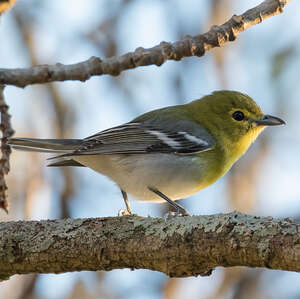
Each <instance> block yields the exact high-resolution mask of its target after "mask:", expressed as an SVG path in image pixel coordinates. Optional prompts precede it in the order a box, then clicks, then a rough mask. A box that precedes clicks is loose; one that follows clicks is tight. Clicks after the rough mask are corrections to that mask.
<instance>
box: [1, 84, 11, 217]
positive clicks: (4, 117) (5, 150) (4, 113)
mask: <svg viewBox="0 0 300 299" xmlns="http://www.w3.org/2000/svg"><path fill="white" fill-rule="evenodd" d="M8 108H9V107H8V105H7V104H6V102H5V99H4V85H1V84H0V116H1V121H0V131H1V133H2V137H1V159H0V209H3V210H4V211H5V212H6V213H8V202H7V195H6V190H7V186H6V182H5V175H7V174H8V172H9V170H10V164H9V157H10V154H11V148H10V146H9V145H8V144H7V139H8V138H9V137H11V136H12V135H13V134H14V130H13V129H12V126H11V121H10V118H11V116H10V114H9V113H8Z"/></svg>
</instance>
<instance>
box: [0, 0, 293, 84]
mask: <svg viewBox="0 0 300 299" xmlns="http://www.w3.org/2000/svg"><path fill="white" fill-rule="evenodd" d="M289 2H290V0H265V1H263V2H262V3H261V4H259V5H258V6H256V7H254V8H252V9H249V10H247V11H246V12H245V13H243V14H242V15H240V16H236V15H234V16H233V17H232V18H231V19H230V20H228V21H227V22H225V23H224V24H222V25H220V26H212V27H211V29H210V30H209V31H208V32H206V33H204V34H200V35H196V36H189V35H187V36H185V37H184V38H183V39H182V40H179V41H177V42H174V43H170V42H164V41H163V42H161V43H160V44H159V45H157V46H154V47H152V48H149V49H144V48H142V47H140V48H137V49H136V50H135V51H134V52H130V53H127V54H124V55H122V56H113V57H110V58H106V59H103V60H101V59H100V58H98V57H91V58H90V59H88V60H87V61H83V62H80V63H76V64H71V65H64V64H61V63H57V64H55V65H38V66H34V67H31V68H24V69H3V68H2V69H0V84H10V85H15V86H19V87H25V86H27V85H29V84H37V83H47V82H54V81H66V80H80V81H86V80H88V79H89V78H90V77H92V76H96V75H97V76H100V75H105V74H107V75H112V76H118V75H119V74H120V73H121V72H122V71H124V70H128V69H133V68H136V67H139V66H146V65H157V66H161V65H162V64H163V63H164V62H166V61H167V60H181V59H182V58H184V57H190V56H199V57H200V56H203V55H205V52H206V51H208V50H211V49H212V48H215V47H220V46H222V45H224V44H225V43H227V42H229V41H234V40H235V39H236V38H237V36H238V35H239V34H240V33H241V32H243V31H245V30H246V29H248V28H249V27H251V26H253V25H256V24H258V23H261V22H262V21H264V20H265V19H267V18H269V17H271V16H274V15H277V14H279V13H281V12H282V11H283V7H284V6H285V5H286V4H287V3H289Z"/></svg>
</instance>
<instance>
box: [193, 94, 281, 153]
mask: <svg viewBox="0 0 300 299" xmlns="http://www.w3.org/2000/svg"><path fill="white" fill-rule="evenodd" d="M193 106H194V107H193ZM191 108H192V109H193V110H194V111H195V112H194V115H195V120H196V118H197V114H198V111H199V113H201V115H200V114H199V115H198V116H199V119H201V123H202V124H203V125H204V126H205V127H206V128H207V129H208V130H209V131H210V132H211V133H212V134H213V135H214V136H217V138H219V139H220V140H222V144H224V145H225V146H227V147H228V148H231V149H232V147H235V148H237V150H238V153H237V154H238V155H241V154H242V153H244V152H245V151H246V150H247V149H248V147H249V146H250V145H251V143H252V142H253V141H254V140H255V139H256V137H257V136H258V135H259V133H261V131H262V130H263V129H264V128H266V127H267V126H277V125H283V124H285V122H284V121H283V120H281V119H280V118H278V117H275V116H271V115H266V114H264V113H263V112H262V110H261V109H260V107H259V106H258V105H257V104H256V103H255V101H254V100H253V99H251V98H250V97H249V96H247V95H245V94H242V93H240V92H236V91H229V90H222V91H215V92H213V93H212V94H211V95H208V96H205V97H204V98H202V99H201V100H199V101H194V102H192V103H191Z"/></svg>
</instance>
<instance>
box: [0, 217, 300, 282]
mask: <svg viewBox="0 0 300 299" xmlns="http://www.w3.org/2000/svg"><path fill="white" fill-rule="evenodd" d="M217 266H223V267H231V266H248V267H266V268H270V269H281V270H290V271H299V272H300V224H299V223H295V222H293V221H292V220H291V219H273V218H272V217H257V216H250V215H246V214H241V213H238V212H233V213H229V214H217V215H211V216H191V217H190V216H187V217H174V218H171V219H167V220H165V219H162V218H150V217H148V218H144V217H139V216H123V217H114V218H112V217H111V218H95V219H75V220H72V219H65V220H47V221H46V220H45V221H18V222H3V223H0V275H1V278H2V279H5V278H8V277H9V276H11V275H13V274H17V273H19V274H20V273H60V272H67V271H68V272H69V271H81V270H93V271H96V270H112V269H121V268H130V269H151V270H156V271H160V272H164V273H166V274H167V275H169V276H173V277H174V276H175V277H185V276H196V275H209V274H210V273H211V271H212V270H213V269H214V268H215V267H217Z"/></svg>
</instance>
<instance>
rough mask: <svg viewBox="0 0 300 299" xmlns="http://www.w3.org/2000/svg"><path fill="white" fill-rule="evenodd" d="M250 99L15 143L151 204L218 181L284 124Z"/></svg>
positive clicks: (230, 98) (220, 96)
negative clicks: (267, 132)
mask: <svg viewBox="0 0 300 299" xmlns="http://www.w3.org/2000/svg"><path fill="white" fill-rule="evenodd" d="M284 123H285V122H284V121H283V120H281V119H280V118H278V117H274V116H270V115H265V114H263V112H262V111H261V109H260V108H259V106H258V105H257V104H256V103H255V102H254V101H253V100H252V99H251V98H250V97H249V96H247V95H245V94H242V93H240V92H236V91H227V90H223V91H215V92H213V93H212V94H211V95H208V96H205V97H203V98H201V99H199V100H195V101H193V102H191V103H189V104H185V105H178V106H171V107H166V108H162V109H158V110H154V111H151V112H148V113H145V114H143V115H141V116H139V117H137V118H135V119H134V120H132V121H131V122H128V123H126V124H123V125H120V126H117V127H114V128H111V129H107V130H104V131H101V132H100V133H97V134H95V135H92V136H90V137H87V138H85V139H32V138H11V139H10V140H9V141H8V143H9V144H11V145H12V146H13V147H14V148H16V149H24V150H34V151H41V152H51V153H61V155H59V156H56V157H54V158H50V160H51V162H50V164H49V165H48V166H86V167H89V168H91V169H93V170H95V171H97V172H100V173H102V174H104V175H105V176H107V177H109V178H110V179H111V180H113V181H114V182H116V183H117V185H118V186H119V188H120V189H121V191H122V195H123V198H124V201H125V204H126V207H127V212H128V213H129V214H131V210H130V206H129V203H128V198H127V193H129V194H131V195H132V196H133V197H134V198H136V199H139V200H143V201H156V202H161V201H163V200H167V201H168V202H169V203H170V204H171V205H172V206H173V207H175V208H176V210H177V212H178V213H179V214H183V215H188V212H187V211H186V210H185V209H184V208H183V207H182V206H181V205H179V204H178V203H176V202H175V200H178V199H181V198H184V197H187V196H189V195H191V194H194V193H196V192H198V191H199V190H201V189H203V188H205V187H207V186H209V185H210V184H212V183H214V182H215V181H216V180H217V179H218V178H220V177H221V176H223V175H224V174H225V173H226V172H227V171H228V170H229V169H230V168H231V166H232V165H233V163H234V162H235V161H236V160H237V159H239V158H240V157H241V156H242V155H243V154H244V153H245V152H246V150H247V149H248V148H249V146H250V145H251V143H252V142H253V141H254V140H255V139H256V138H257V136H258V135H259V134H260V133H261V132H262V130H263V129H264V128H265V127H266V126H276V125H282V124H284Z"/></svg>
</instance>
